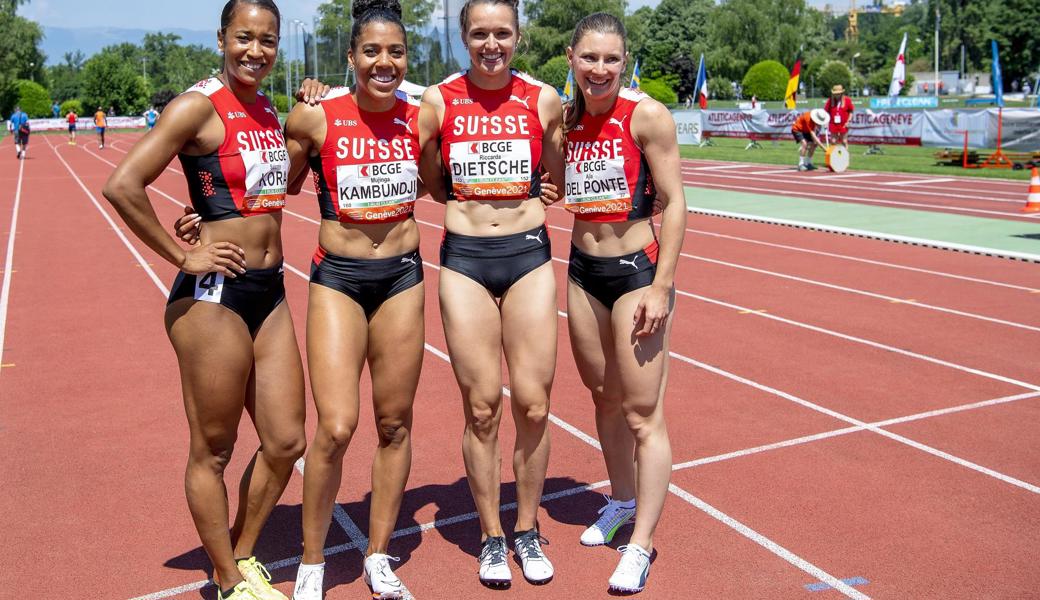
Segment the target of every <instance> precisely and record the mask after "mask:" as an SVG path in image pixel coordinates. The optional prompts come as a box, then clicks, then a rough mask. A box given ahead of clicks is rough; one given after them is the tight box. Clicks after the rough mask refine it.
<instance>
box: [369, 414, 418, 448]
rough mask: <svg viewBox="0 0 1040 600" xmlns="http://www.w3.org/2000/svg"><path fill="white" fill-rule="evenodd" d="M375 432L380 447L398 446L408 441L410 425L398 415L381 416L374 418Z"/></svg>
mask: <svg viewBox="0 0 1040 600" xmlns="http://www.w3.org/2000/svg"><path fill="white" fill-rule="evenodd" d="M376 432H377V433H378V434H379V445H380V446H382V447H384V448H385V447H393V448H400V447H401V446H403V445H404V444H405V443H407V442H408V438H409V436H410V435H411V426H410V424H409V423H408V422H407V421H406V419H405V418H403V417H401V416H400V415H394V416H389V415H388V416H382V417H378V418H377V419H376Z"/></svg>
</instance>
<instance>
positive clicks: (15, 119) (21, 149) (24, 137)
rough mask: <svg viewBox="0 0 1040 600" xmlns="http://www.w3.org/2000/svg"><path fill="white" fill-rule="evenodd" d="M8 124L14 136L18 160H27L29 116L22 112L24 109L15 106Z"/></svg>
mask: <svg viewBox="0 0 1040 600" xmlns="http://www.w3.org/2000/svg"><path fill="white" fill-rule="evenodd" d="M8 123H9V125H10V127H11V133H13V134H14V151H15V154H16V155H17V156H18V158H25V155H26V154H27V153H28V152H29V115H27V114H25V112H24V111H22V107H20V106H15V107H14V113H12V114H11V119H10V120H9V121H8Z"/></svg>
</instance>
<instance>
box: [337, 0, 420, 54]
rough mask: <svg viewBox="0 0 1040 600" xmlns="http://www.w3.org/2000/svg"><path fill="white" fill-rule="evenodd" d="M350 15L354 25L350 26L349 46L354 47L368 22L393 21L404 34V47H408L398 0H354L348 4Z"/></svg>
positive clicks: (352, 48)
mask: <svg viewBox="0 0 1040 600" xmlns="http://www.w3.org/2000/svg"><path fill="white" fill-rule="evenodd" d="M350 16H351V17H353V19H354V25H353V26H352V27H351V28H350V48H351V50H354V49H356V48H355V46H356V44H357V39H358V37H359V36H360V35H361V32H362V31H364V30H365V27H367V26H368V25H369V23H393V24H394V25H397V26H398V27H399V28H400V29H401V34H402V35H404V44H405V47H406V48H407V47H408V35H407V33H406V32H405V29H404V23H403V22H402V21H401V2H400V0H354V2H353V3H352V4H351V6H350Z"/></svg>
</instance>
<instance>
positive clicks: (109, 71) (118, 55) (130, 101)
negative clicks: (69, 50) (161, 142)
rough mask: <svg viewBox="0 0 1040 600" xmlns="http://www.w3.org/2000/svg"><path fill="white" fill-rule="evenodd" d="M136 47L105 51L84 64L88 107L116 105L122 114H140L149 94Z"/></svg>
mask: <svg viewBox="0 0 1040 600" xmlns="http://www.w3.org/2000/svg"><path fill="white" fill-rule="evenodd" d="M136 54H137V48H136V46H134V45H133V44H120V45H118V46H109V47H107V48H104V49H103V50H101V52H99V53H98V54H95V55H94V56H92V57H91V58H90V60H88V61H87V62H86V63H85V64H84V65H83V73H82V75H83V100H84V102H86V104H87V108H89V109H94V107H97V106H101V107H108V106H114V107H115V109H116V112H118V113H119V114H137V113H140V112H143V111H144V109H145V107H146V106H147V105H148V99H149V96H150V94H149V91H148V85H147V84H146V83H145V81H144V78H143V77H142V76H141V72H140V71H138V70H137V68H136V64H135V62H136V61H133V60H132V59H131V60H128V59H127V56H128V55H129V56H136Z"/></svg>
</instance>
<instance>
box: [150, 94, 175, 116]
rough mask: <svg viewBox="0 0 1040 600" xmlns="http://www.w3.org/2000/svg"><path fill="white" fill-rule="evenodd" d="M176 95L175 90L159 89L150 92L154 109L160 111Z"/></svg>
mask: <svg viewBox="0 0 1040 600" xmlns="http://www.w3.org/2000/svg"><path fill="white" fill-rule="evenodd" d="M176 97H177V92H175V91H173V90H159V91H158V92H155V93H154V94H152V106H154V107H155V110H157V111H159V112H162V111H163V109H164V108H166V105H167V104H169V103H170V102H173V99H174V98H176Z"/></svg>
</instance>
